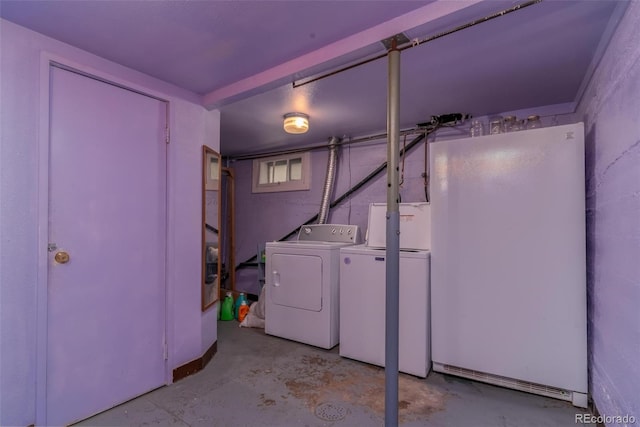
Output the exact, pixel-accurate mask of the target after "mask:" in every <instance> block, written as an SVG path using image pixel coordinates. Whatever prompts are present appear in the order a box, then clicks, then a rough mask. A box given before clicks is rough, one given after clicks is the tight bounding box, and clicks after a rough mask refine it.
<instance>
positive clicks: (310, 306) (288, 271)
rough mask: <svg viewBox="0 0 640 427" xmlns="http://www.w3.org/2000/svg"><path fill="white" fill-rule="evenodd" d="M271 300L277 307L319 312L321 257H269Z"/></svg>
mask: <svg viewBox="0 0 640 427" xmlns="http://www.w3.org/2000/svg"><path fill="white" fill-rule="evenodd" d="M267 273H268V274H271V280H270V284H271V289H270V290H271V301H272V302H273V303H274V304H276V305H282V306H286V307H293V308H300V309H303V310H310V311H320V310H322V279H323V278H322V257H320V256H317V255H303V254H282V253H275V254H273V255H271V271H269V272H267Z"/></svg>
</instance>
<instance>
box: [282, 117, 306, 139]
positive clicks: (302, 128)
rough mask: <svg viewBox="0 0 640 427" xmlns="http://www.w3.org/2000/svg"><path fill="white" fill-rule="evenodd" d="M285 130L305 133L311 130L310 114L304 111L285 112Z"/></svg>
mask: <svg viewBox="0 0 640 427" xmlns="http://www.w3.org/2000/svg"><path fill="white" fill-rule="evenodd" d="M284 130H285V132H287V133H294V134H295V133H305V132H306V131H308V130H309V116H307V115H306V114H303V113H288V114H285V115H284Z"/></svg>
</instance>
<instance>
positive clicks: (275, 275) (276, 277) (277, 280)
mask: <svg viewBox="0 0 640 427" xmlns="http://www.w3.org/2000/svg"><path fill="white" fill-rule="evenodd" d="M271 277H272V278H273V286H280V273H278V270H273V272H272V273H271Z"/></svg>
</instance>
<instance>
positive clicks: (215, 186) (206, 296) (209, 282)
mask: <svg viewBox="0 0 640 427" xmlns="http://www.w3.org/2000/svg"><path fill="white" fill-rule="evenodd" d="M221 171H222V169H221V167H220V154H219V153H217V152H216V151H214V150H212V149H211V148H209V147H207V146H206V145H203V146H202V250H201V253H202V262H201V264H202V311H205V310H207V309H208V308H209V307H210V306H211V305H213V303H215V302H216V301H217V300H218V299H219V294H220V277H221V263H220V259H221V253H220V252H221V244H220V243H221V242H222V235H221V227H220V209H221V193H220V180H221Z"/></svg>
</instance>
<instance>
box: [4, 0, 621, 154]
mask: <svg viewBox="0 0 640 427" xmlns="http://www.w3.org/2000/svg"><path fill="white" fill-rule="evenodd" d="M521 3H522V4H524V3H525V2H514V1H502V0H490V1H478V0H468V1H447V0H439V1H366V0H363V1H118V2H112V1H61V0H58V1H13V0H0V16H2V18H4V19H7V20H9V21H12V22H14V23H16V24H19V25H22V26H25V27H27V28H30V29H32V30H34V31H37V32H40V33H42V34H45V35H47V36H50V37H52V38H55V39H58V40H60V41H63V42H65V43H68V44H70V45H73V46H76V47H79V48H81V49H84V50H86V51H89V52H91V53H94V54H96V55H98V56H101V57H104V58H106V59H109V60H112V61H114V62H117V63H120V64H122V65H125V66H127V67H130V68H133V69H135V70H138V71H141V72H143V73H146V74H148V75H151V76H153V77H156V78H158V79H161V80H164V81H166V82H169V83H173V84H175V85H177V86H179V87H181V88H183V89H186V90H189V91H192V92H194V93H197V94H199V95H201V96H202V102H203V105H205V106H207V107H208V108H218V109H220V111H221V151H222V154H224V155H240V154H245V153H251V152H262V151H268V150H277V149H282V148H290V147H293V146H304V145H309V144H317V143H321V142H325V141H327V139H328V138H329V137H331V136H339V137H345V138H348V137H351V136H361V135H366V134H372V133H376V132H380V131H384V130H385V128H386V90H387V89H386V86H387V62H386V59H385V58H382V59H379V60H376V61H372V62H370V63H368V64H366V65H361V66H358V67H355V68H352V69H350V70H348V71H344V72H340V73H338V74H335V75H332V76H330V77H326V78H322V79H320V80H317V81H315V82H312V83H309V84H306V85H303V86H300V87H296V88H294V87H293V85H292V82H297V83H301V82H304V81H306V79H308V78H311V77H315V76H322V75H323V73H326V72H327V71H332V70H336V69H339V68H340V67H343V66H345V65H349V64H352V63H354V62H357V61H359V60H362V59H366V58H371V57H372V56H376V55H379V54H384V53H385V48H384V46H383V45H382V43H380V41H381V40H383V39H385V38H387V37H390V36H392V35H394V34H397V33H400V32H402V33H404V34H405V35H407V36H408V37H409V39H410V40H423V39H424V38H426V37H429V36H432V35H435V34H438V33H441V32H443V31H446V30H450V29H452V28H455V27H456V26H460V25H463V24H466V23H468V22H471V21H474V20H480V19H482V18H483V17H486V16H489V15H492V14H495V13H496V12H499V11H501V10H506V9H509V8H512V7H514V6H515V5H517V4H521ZM529 3H531V2H529ZM626 4H627V3H626V2H621V1H615V0H597V1H580V0H577V1H569V0H567V1H554V0H545V1H542V2H539V3H535V4H531V5H530V6H528V7H524V8H522V9H520V10H517V11H515V12H513V13H509V14H506V15H504V16H501V17H498V18H496V19H492V20H490V21H487V22H483V23H481V24H478V25H475V26H473V27H469V28H466V29H464V30H461V31H458V32H455V33H453V34H450V35H447V36H444V37H441V38H438V39H436V40H434V41H431V42H428V43H424V44H421V45H419V46H417V47H413V48H409V49H406V50H404V51H403V52H402V55H401V110H400V111H401V112H400V117H401V128H408V127H412V126H414V125H415V124H416V123H419V122H424V121H426V120H428V118H429V117H430V116H431V115H437V114H444V113H450V112H464V113H471V114H473V115H486V114H491V113H496V112H503V111H514V110H519V109H528V108H535V107H540V106H548V105H558V104H562V105H565V107H564V108H565V109H569V110H570V109H571V108H572V106H573V105H574V104H575V103H576V102H577V101H579V97H580V96H581V93H582V88H583V87H584V85H585V84H586V83H587V81H588V78H589V77H590V75H591V74H590V73H591V72H592V71H593V69H594V67H595V66H596V65H597V61H598V60H599V58H600V56H601V55H602V53H603V52H604V50H605V48H606V43H607V42H608V39H609V37H610V35H611V34H612V32H613V30H614V28H615V25H616V24H617V21H618V20H619V18H620V16H621V15H622V13H623V11H624V9H625V8H626ZM293 111H299V112H304V113H306V114H308V115H309V116H310V130H309V132H308V133H306V134H304V135H288V134H285V133H284V131H283V130H282V116H283V115H284V114H285V113H288V112H293Z"/></svg>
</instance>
